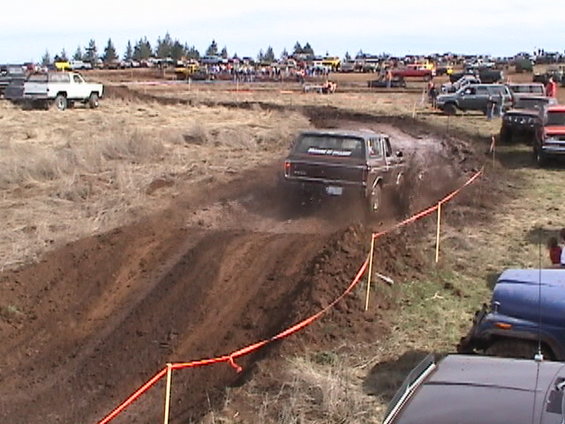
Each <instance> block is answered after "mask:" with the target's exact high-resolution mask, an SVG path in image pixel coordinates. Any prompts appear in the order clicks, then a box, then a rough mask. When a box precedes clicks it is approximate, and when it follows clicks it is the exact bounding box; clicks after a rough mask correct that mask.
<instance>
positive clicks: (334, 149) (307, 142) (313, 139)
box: [295, 134, 365, 158]
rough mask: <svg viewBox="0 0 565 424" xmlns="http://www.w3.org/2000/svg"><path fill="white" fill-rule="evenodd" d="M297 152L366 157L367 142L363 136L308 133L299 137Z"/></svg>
mask: <svg viewBox="0 0 565 424" xmlns="http://www.w3.org/2000/svg"><path fill="white" fill-rule="evenodd" d="M295 152H296V153H305V154H309V155H318V156H334V157H350V158H364V157H365V143H364V142H363V139H362V138H354V137H343V136H334V135H326V134H323V135H314V134H306V135H303V136H302V137H300V138H299V139H298V141H297V143H296V147H295Z"/></svg>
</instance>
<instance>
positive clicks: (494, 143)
mask: <svg viewBox="0 0 565 424" xmlns="http://www.w3.org/2000/svg"><path fill="white" fill-rule="evenodd" d="M490 151H491V153H492V167H493V168H494V166H495V160H496V137H495V136H494V135H493V136H492V143H490Z"/></svg>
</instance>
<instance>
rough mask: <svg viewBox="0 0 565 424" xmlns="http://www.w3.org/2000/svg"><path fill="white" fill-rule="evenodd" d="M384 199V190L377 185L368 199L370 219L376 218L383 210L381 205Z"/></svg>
mask: <svg viewBox="0 0 565 424" xmlns="http://www.w3.org/2000/svg"><path fill="white" fill-rule="evenodd" d="M382 199H383V188H382V187H381V185H380V184H377V185H376V186H375V187H373V189H372V190H371V192H370V193H369V196H368V197H367V211H368V213H369V216H370V217H374V216H376V215H377V213H378V212H379V211H380V210H381V203H382Z"/></svg>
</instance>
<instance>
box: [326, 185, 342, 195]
mask: <svg viewBox="0 0 565 424" xmlns="http://www.w3.org/2000/svg"><path fill="white" fill-rule="evenodd" d="M326 193H328V194H329V195H330V196H341V195H342V194H343V187H338V186H327V187H326Z"/></svg>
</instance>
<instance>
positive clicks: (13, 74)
mask: <svg viewBox="0 0 565 424" xmlns="http://www.w3.org/2000/svg"><path fill="white" fill-rule="evenodd" d="M25 78H26V71H25V69H24V67H23V66H21V65H0V97H1V96H4V95H5V90H6V88H7V87H8V86H9V85H10V84H11V83H12V82H14V81H15V82H17V81H20V82H23V81H24V80H25Z"/></svg>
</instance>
